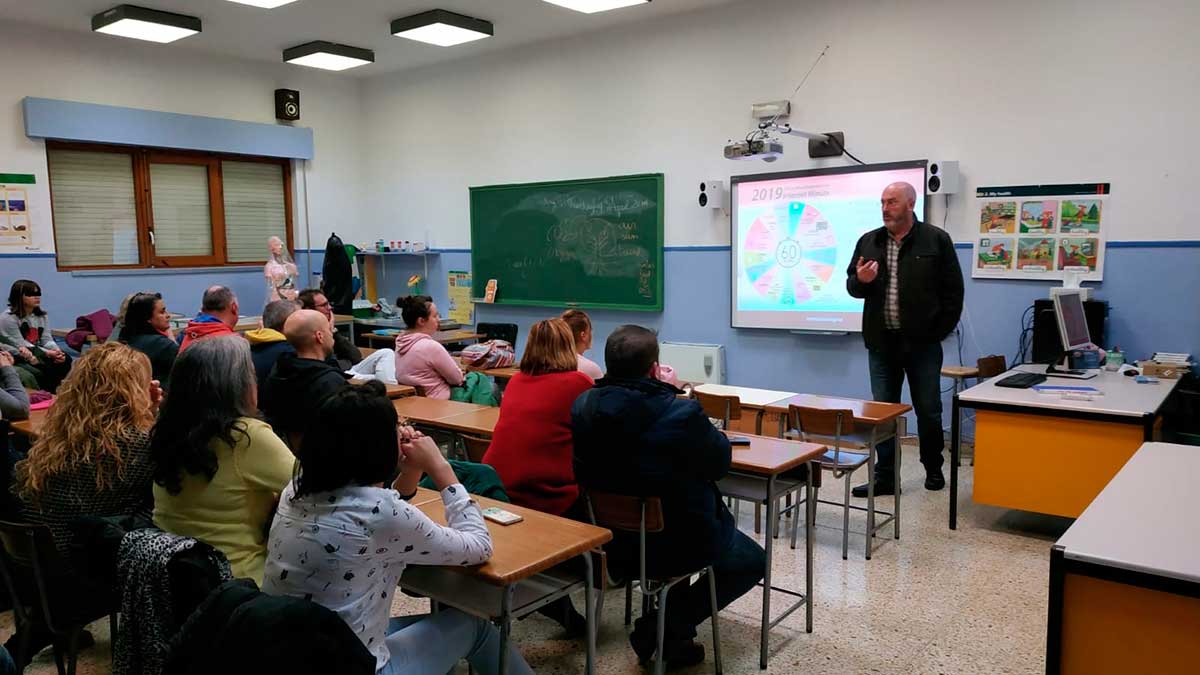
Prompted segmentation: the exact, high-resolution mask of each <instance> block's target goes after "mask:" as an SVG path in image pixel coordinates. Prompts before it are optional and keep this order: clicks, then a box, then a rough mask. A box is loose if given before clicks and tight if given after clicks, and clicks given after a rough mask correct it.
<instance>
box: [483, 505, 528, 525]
mask: <svg viewBox="0 0 1200 675" xmlns="http://www.w3.org/2000/svg"><path fill="white" fill-rule="evenodd" d="M483 517H484V518H487V519H488V520H490V521H492V522H493V523H500V524H501V525H512V524H513V523H519V522H521V521H522V520H525V518H524V517H522V516H520V515H517V514H515V513H513V512H512V511H505V510H504V509H502V508H500V507H498V506H489V507H487V508H486V509H484V510H483Z"/></svg>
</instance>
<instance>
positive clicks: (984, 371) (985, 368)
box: [975, 354, 1008, 380]
mask: <svg viewBox="0 0 1200 675" xmlns="http://www.w3.org/2000/svg"><path fill="white" fill-rule="evenodd" d="M975 368H976V369H977V370H979V379H981V380H984V379H987V378H989V377H995V376H997V375H999V374H1000V373H1003V372H1004V371H1006V370H1008V361H1007V359H1005V358H1004V355H1003V354H992V355H991V356H981V357H979V360H978V361H976V362H975Z"/></svg>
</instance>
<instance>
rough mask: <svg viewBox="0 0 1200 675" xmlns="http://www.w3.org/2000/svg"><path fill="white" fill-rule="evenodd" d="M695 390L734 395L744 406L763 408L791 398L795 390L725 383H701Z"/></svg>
mask: <svg viewBox="0 0 1200 675" xmlns="http://www.w3.org/2000/svg"><path fill="white" fill-rule="evenodd" d="M696 391H700V392H704V393H705V394H716V395H717V396H736V397H738V400H740V401H741V402H742V405H744V406H752V407H756V408H764V407H766V406H768V405H770V404H772V403H774V402H776V401H782V400H783V399H785V398H791V397H792V396H795V395H796V392H790V391H771V390H770V389H754V388H753V387H734V386H731V385H726V384H702V385H699V386H698V387H696Z"/></svg>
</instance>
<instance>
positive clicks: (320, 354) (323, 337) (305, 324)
mask: <svg viewBox="0 0 1200 675" xmlns="http://www.w3.org/2000/svg"><path fill="white" fill-rule="evenodd" d="M283 333H284V335H286V336H287V341H288V344H290V345H292V347H293V348H294V349H295V350H296V351H295V353H294V354H284V355H283V356H281V357H280V358H279V360H278V361H276V362H275V368H274V369H273V370H272V371H271V374H270V375H269V376H268V377H267V383H266V386H265V387H263V391H261V392H260V393H259V408H260V409H261V410H262V411H263V414H264V415H266V418H267V422H269V423H270V425H271V427H272V428H274V429H275V433H277V434H279V435H280V436H283V437H284V438H287V439H288V440H289V441H294V440H296V439H298V438H299V437H300V436H302V435H303V434H304V431H305V429H306V428H307V426H308V423H309V422H310V421H311V420H312V419H313V417H315V414H316V411H317V407H318V406H319V405H320V404H321V401H323V400H324V399H325V397H326V396H328V395H329V394H331V393H333V392H335V391H337V390H339V389H341V388H342V387H347V386H349V383H348V382H347V379H346V375H345V374H344V373H343V372H342V371H340V370H338V368H337V366H333V365H330V363H329V361H328V360H327V359H328V358H329V355H330V354H332V353H333V335H332V334H331V333H330V332H329V320H328V319H326V318H325V316H324V315H322V314H321V313H320V312H317V311H314V310H310V309H302V310H299V311H297V312H295V313H293V314H292V315H291V316H289V317H288V319H287V321H286V322H284V324H283Z"/></svg>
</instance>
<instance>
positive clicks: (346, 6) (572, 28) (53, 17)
mask: <svg viewBox="0 0 1200 675" xmlns="http://www.w3.org/2000/svg"><path fill="white" fill-rule="evenodd" d="M731 1H732V0H653V1H652V2H650V3H649V4H647V5H640V6H633V7H627V8H624V9H617V10H612V11H608V12H600V13H597V14H583V13H580V12H575V11H572V10H569V9H566V8H563V7H559V6H557V5H551V4H549V3H546V2H543V1H542V0H296V2H293V3H291V4H288V5H284V6H282V7H278V8H276V9H270V10H268V9H259V8H256V7H251V6H248V5H242V4H237V3H235V2H229V1H228V0H134V1H132V2H130V3H129V4H134V5H139V6H143V7H149V8H152V9H159V10H163V11H168V12H177V13H181V14H190V15H193V16H198V17H200V19H201V20H202V21H203V22H204V29H203V32H201V33H200V34H199V35H193V36H191V37H188V38H185V39H183V40H180V41H178V42H176V43H174V44H170V45H165V46H163V48H164V49H186V50H194V51H199V52H207V53H210V54H222V55H225V56H232V57H236V58H243V59H251V60H256V61H270V62H275V63H279V62H280V61H281V60H282V59H281V54H282V52H283V50H284V49H285V48H287V47H292V46H295V45H299V44H302V43H305V42H309V41H312V40H326V41H329V42H338V43H342V44H347V45H352V46H355V47H363V48H366V49H373V50H375V63H374V64H371V65H368V66H363V67H361V68H354V69H351V70H347V71H344V72H342V73H340V75H341V76H344V77H370V76H372V75H379V74H382V73H388V72H395V71H399V70H405V69H409V68H416V67H419V66H425V65H430V64H433V63H438V62H441V61H451V60H457V59H462V58H467V57H472V56H478V55H481V54H487V53H491V52H495V51H498V50H502V49H507V48H511V47H516V46H518V45H525V44H531V43H536V42H542V41H545V40H553V39H558V38H563V37H567V36H570V35H573V34H578V33H586V32H592V31H597V30H602V29H606V28H612V27H615V26H620V25H623V24H630V23H633V22H635V21H645V20H646V19H649V18H652V17H659V16H664V15H669V14H676V13H680V12H686V11H691V10H695V9H700V8H704V7H710V6H713V5H720V4H725V3H728V2H731ZM119 4H122V0H0V20H3V21H5V22H8V21H17V22H23V23H27V24H33V25H38V26H45V27H49V28H57V29H62V30H68V31H78V32H81V33H90V32H91V19H92V16H93V15H95V14H98V13H100V12H102V11H104V10H107V9H110V8H112V7H115V6H116V5H119ZM435 8H436V9H446V10H449V11H452V12H458V13H460V14H466V15H468V16H475V17H479V18H481V19H487V20H489V21H491V22H492V23H493V24H494V25H495V36H494V37H492V38H488V39H485V40H478V41H476V42H471V43H467V44H463V45H458V46H455V47H436V46H433V45H427V44H423V43H419V42H414V41H411V40H406V39H403V38H397V37H393V36H392V35H391V34H390V32H389V23H390V22H391V20H392V19H397V18H400V17H404V16H408V15H411V14H416V13H419V12H423V11H426V10H429V9H435ZM98 37H99V38H101V39H111V40H118V41H119V40H126V39H127V38H120V37H111V36H107V35H102V36H98ZM142 44H145V43H142ZM295 67H301V66H295Z"/></svg>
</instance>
